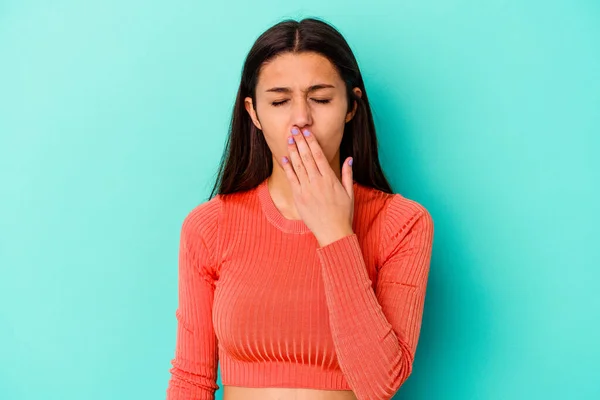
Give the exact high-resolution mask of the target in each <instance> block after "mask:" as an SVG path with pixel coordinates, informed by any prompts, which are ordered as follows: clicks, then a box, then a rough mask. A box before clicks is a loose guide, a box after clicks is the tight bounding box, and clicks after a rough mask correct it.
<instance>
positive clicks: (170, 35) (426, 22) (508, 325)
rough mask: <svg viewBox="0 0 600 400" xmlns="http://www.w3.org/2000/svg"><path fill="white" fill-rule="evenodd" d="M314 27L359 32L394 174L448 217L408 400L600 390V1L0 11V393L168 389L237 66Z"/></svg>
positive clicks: (25, 7) (442, 0)
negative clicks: (182, 299) (194, 223)
mask: <svg viewBox="0 0 600 400" xmlns="http://www.w3.org/2000/svg"><path fill="white" fill-rule="evenodd" d="M309 16H316V17H321V18H324V19H325V20H327V21H329V22H331V23H332V24H333V25H334V26H335V27H337V28H338V29H339V30H340V31H341V33H342V34H343V35H344V36H345V37H346V39H347V40H348V42H349V43H350V46H351V48H352V49H353V51H354V52H355V54H356V57H357V59H358V62H359V65H360V67H361V69H362V73H363V74H364V79H365V84H366V88H367V91H368V92H367V93H368V95H369V97H370V99H371V102H372V106H373V109H374V117H375V123H376V127H377V133H378V138H379V141H380V156H381V163H382V166H383V168H384V171H385V172H386V174H387V175H388V177H389V179H390V182H391V183H392V185H393V187H394V189H395V191H396V192H398V193H401V194H403V195H404V196H406V197H408V198H411V199H414V200H416V201H418V202H420V203H421V204H423V205H424V206H425V207H426V208H427V209H428V210H429V211H430V212H431V214H432V216H433V219H434V221H435V237H434V249H433V256H432V263H431V272H430V278H429V286H428V289H427V296H426V303H425V313H424V320H423V327H422V331H421V337H420V340H419V345H418V349H417V354H416V359H415V362H414V372H413V374H412V375H411V377H410V378H409V379H408V381H407V382H406V383H405V385H403V386H402V387H401V389H400V390H399V392H398V395H397V396H396V397H395V398H397V399H403V400H438V399H440V400H446V399H448V400H450V399H452V400H471V399H483V400H506V399H527V400H537V399H540V400H542V399H543V400H551V399H561V400H562V399H569V400H572V399H577V400H578V399H590V400H591V399H598V398H600V384H599V383H598V382H599V381H598V373H599V368H598V360H600V343H599V338H600V295H599V293H600V289H599V288H598V281H599V280H600V254H599V252H600V235H599V234H598V226H599V219H600V218H599V216H600V215H599V214H600V205H599V203H600V201H599V200H598V197H599V196H598V195H599V194H600V193H599V192H600V191H599V189H598V186H599V183H600V161H598V154H599V150H600V146H599V142H600V140H599V136H600V44H599V43H600V2H598V1H595V0H587V1H583V0H579V1H577V0H557V1H542V0H539V1H532V0H529V1H523V0H521V1H519V0H506V1H501V0H489V1H466V0H464V1H450V0H420V1H416V0H411V1H392V0H386V1H373V2H365V1H356V0H344V1H342V0H332V1H327V2H324V1H323V0H307V1H303V2H302V4H298V5H292V4H291V3H290V2H283V1H265V0H255V1H250V2H248V1H238V2H235V3H232V2H201V1H198V0H196V1H192V0H189V1H174V0H170V1H166V0H162V1H159V0H157V1H152V2H148V1H141V0H128V1H123V0H121V1H117V0H105V1H100V0H88V1H76V0H62V1H60V0H58V1H47V0H44V1H42V0H39V1H33V0H8V1H7V0H4V1H0V140H1V141H0V201H1V204H0V205H1V207H0V307H1V309H0V311H1V312H0V360H1V362H0V398H1V399H2V400H26V399H27V400H29V399H44V400H54V399H56V400H75V399H77V400H79V399H86V400H101V399H102V400H105V399H106V400H109V399H110V400H125V399H128V400H130V399H163V398H164V396H165V389H166V386H167V381H168V378H169V372H168V370H169V368H170V360H171V359H172V357H173V355H174V346H175V330H176V319H175V309H176V306H177V251H178V241H179V232H180V227H181V223H182V221H183V218H184V217H185V215H186V214H187V213H188V212H189V211H190V210H191V209H192V208H193V207H195V206H196V205H198V204H200V203H202V202H204V201H205V200H206V198H207V196H208V194H209V191H210V189H211V187H212V183H213V179H214V177H215V176H216V175H215V174H216V168H217V165H218V163H219V161H220V157H221V153H222V151H223V147H224V143H225V138H226V135H227V127H228V124H229V118H230V115H231V108H232V105H233V100H234V97H235V94H236V89H237V85H238V84H239V78H240V73H241V67H242V63H243V60H244V57H245V55H246V53H247V51H248V50H249V49H250V46H251V45H252V43H253V42H254V40H255V39H256V38H257V36H258V35H259V34H260V33H261V32H263V31H264V30H265V29H267V28H268V27H270V26H271V25H273V24H274V23H276V22H279V21H280V20H282V19H284V18H288V17H289V18H295V19H300V18H302V17H309ZM220 376H221V375H220V374H219V381H218V382H217V383H218V384H219V385H220V384H221V382H220ZM216 395H217V398H221V396H222V390H219V391H217V394H216Z"/></svg>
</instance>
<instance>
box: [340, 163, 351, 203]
mask: <svg viewBox="0 0 600 400" xmlns="http://www.w3.org/2000/svg"><path fill="white" fill-rule="evenodd" d="M352 161H353V158H352V157H348V158H347V159H346V161H345V162H344V165H342V185H343V186H344V188H345V189H346V192H347V193H348V196H350V198H351V199H354V186H353V184H354V178H353V176H354V174H353V172H352V165H351V164H350V163H351V162H352Z"/></svg>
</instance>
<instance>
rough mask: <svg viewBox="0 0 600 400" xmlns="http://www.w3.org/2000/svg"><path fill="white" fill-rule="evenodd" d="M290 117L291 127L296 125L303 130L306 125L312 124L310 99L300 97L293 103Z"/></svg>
mask: <svg viewBox="0 0 600 400" xmlns="http://www.w3.org/2000/svg"><path fill="white" fill-rule="evenodd" d="M290 118H291V121H290V124H291V126H290V129H291V127H292V126H294V125H295V126H297V127H298V128H300V129H301V130H302V128H304V127H305V126H310V125H311V124H312V115H311V109H310V104H309V103H308V99H299V100H295V101H294V102H293V103H292V111H291V116H290Z"/></svg>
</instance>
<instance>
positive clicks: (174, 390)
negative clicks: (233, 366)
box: [167, 217, 219, 400]
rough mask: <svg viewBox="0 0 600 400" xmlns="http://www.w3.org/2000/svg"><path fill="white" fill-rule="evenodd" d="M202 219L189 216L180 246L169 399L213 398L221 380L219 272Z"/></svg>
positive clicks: (194, 399)
mask: <svg viewBox="0 0 600 400" xmlns="http://www.w3.org/2000/svg"><path fill="white" fill-rule="evenodd" d="M197 226H198V218H192V217H188V218H186V220H185V221H184V223H183V225H182V229H181V239H180V247H179V268H178V269H179V289H178V292H179V305H178V308H177V311H176V313H175V315H176V317H177V341H176V346H175V358H174V359H173V360H172V361H171V364H172V368H171V369H170V372H171V377H170V379H169V383H168V387H167V400H184V399H185V400H213V399H214V398H215V397H214V393H215V390H218V389H219V386H218V385H217V383H216V379H217V363H218V352H217V338H216V336H215V333H214V329H213V323H212V305H213V298H214V289H215V282H214V279H215V276H214V275H215V274H214V271H213V270H212V259H211V257H210V252H209V251H208V249H207V245H206V242H205V241H204V239H203V238H202V237H201V236H200V235H199V233H198V232H197V231H198V229H196V228H195V227H197Z"/></svg>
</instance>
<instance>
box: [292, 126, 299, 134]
mask: <svg viewBox="0 0 600 400" xmlns="http://www.w3.org/2000/svg"><path fill="white" fill-rule="evenodd" d="M298 133H300V132H298V129H296V128H294V129H292V135H297V134H298Z"/></svg>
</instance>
